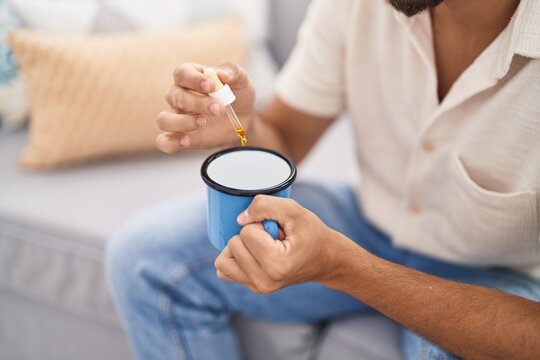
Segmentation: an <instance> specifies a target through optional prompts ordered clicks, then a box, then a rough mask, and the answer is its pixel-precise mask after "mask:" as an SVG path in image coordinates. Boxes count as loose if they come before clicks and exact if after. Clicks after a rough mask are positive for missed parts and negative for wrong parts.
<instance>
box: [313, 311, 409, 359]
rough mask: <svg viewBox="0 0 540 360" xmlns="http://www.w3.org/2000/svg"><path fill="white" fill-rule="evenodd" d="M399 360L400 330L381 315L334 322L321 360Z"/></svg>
mask: <svg viewBox="0 0 540 360" xmlns="http://www.w3.org/2000/svg"><path fill="white" fill-rule="evenodd" d="M334 359H339V360H357V359H362V360H399V359H401V352H400V327H399V326H398V325H396V323H394V322H393V321H391V320H389V319H388V318H386V317H384V316H382V315H380V314H377V313H371V314H363V315H356V316H351V317H346V318H343V319H339V320H335V321H332V322H331V323H330V324H329V325H328V327H327V329H326V330H325V332H324V334H323V335H322V339H321V347H320V350H319V354H318V357H317V360H334Z"/></svg>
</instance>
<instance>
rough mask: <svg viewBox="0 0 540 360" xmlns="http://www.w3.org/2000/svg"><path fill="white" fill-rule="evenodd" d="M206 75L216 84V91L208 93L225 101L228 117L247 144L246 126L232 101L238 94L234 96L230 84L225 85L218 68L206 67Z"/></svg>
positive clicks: (242, 141) (237, 133) (242, 140)
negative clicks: (217, 71) (235, 110)
mask: <svg viewBox="0 0 540 360" xmlns="http://www.w3.org/2000/svg"><path fill="white" fill-rule="evenodd" d="M204 75H206V76H208V77H209V78H210V79H212V81H213V82H214V84H215V89H214V92H212V93H210V94H208V95H210V96H211V97H213V98H215V99H218V100H221V101H222V102H223V104H224V105H225V113H226V114H227V117H228V118H229V121H230V122H231V125H232V126H233V128H234V131H235V132H236V135H238V137H239V138H240V142H241V144H242V146H246V145H247V139H246V132H245V131H244V127H243V126H242V123H241V122H240V119H238V116H237V115H236V113H235V112H234V109H233V107H232V103H233V102H234V101H235V100H236V96H234V93H233V92H232V90H231V88H230V87H229V85H224V84H223V83H222V82H221V80H220V79H219V76H218V75H217V73H216V70H214V69H213V68H206V69H205V70H204Z"/></svg>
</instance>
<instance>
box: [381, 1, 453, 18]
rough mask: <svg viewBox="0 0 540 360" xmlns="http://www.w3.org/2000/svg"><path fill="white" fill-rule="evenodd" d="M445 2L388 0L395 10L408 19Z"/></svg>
mask: <svg viewBox="0 0 540 360" xmlns="http://www.w3.org/2000/svg"><path fill="white" fill-rule="evenodd" d="M443 1H444V0H388V2H389V3H390V5H392V7H393V8H394V9H396V10H397V11H399V12H400V13H403V14H405V15H406V16H408V17H411V16H414V15H417V14H419V13H421V12H423V11H426V10H429V9H433V8H435V7H437V6H438V5H440V4H441V3H442V2H443Z"/></svg>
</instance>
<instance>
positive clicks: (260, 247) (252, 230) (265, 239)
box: [240, 224, 283, 268]
mask: <svg viewBox="0 0 540 360" xmlns="http://www.w3.org/2000/svg"><path fill="white" fill-rule="evenodd" d="M240 238H241V240H242V242H243V245H244V246H245V247H246V248H247V250H248V251H249V253H250V254H252V255H253V257H254V258H255V259H256V260H257V261H258V263H260V266H262V267H263V268H267V267H268V266H269V265H270V264H269V263H268V261H271V260H273V259H275V257H274V256H273V255H272V254H274V253H275V252H276V250H277V248H278V247H283V243H282V242H281V241H275V240H274V239H272V237H271V236H270V235H269V234H268V233H267V232H266V231H265V230H264V228H263V226H262V225H261V224H248V225H246V226H244V227H243V228H242V231H241V232H240Z"/></svg>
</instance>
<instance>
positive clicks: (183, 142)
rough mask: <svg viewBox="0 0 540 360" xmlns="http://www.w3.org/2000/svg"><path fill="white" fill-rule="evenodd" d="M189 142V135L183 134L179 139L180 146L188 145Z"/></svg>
mask: <svg viewBox="0 0 540 360" xmlns="http://www.w3.org/2000/svg"><path fill="white" fill-rule="evenodd" d="M189 144H191V139H190V138H189V136H184V137H182V138H181V139H180V145H181V146H182V147H188V146H189Z"/></svg>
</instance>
